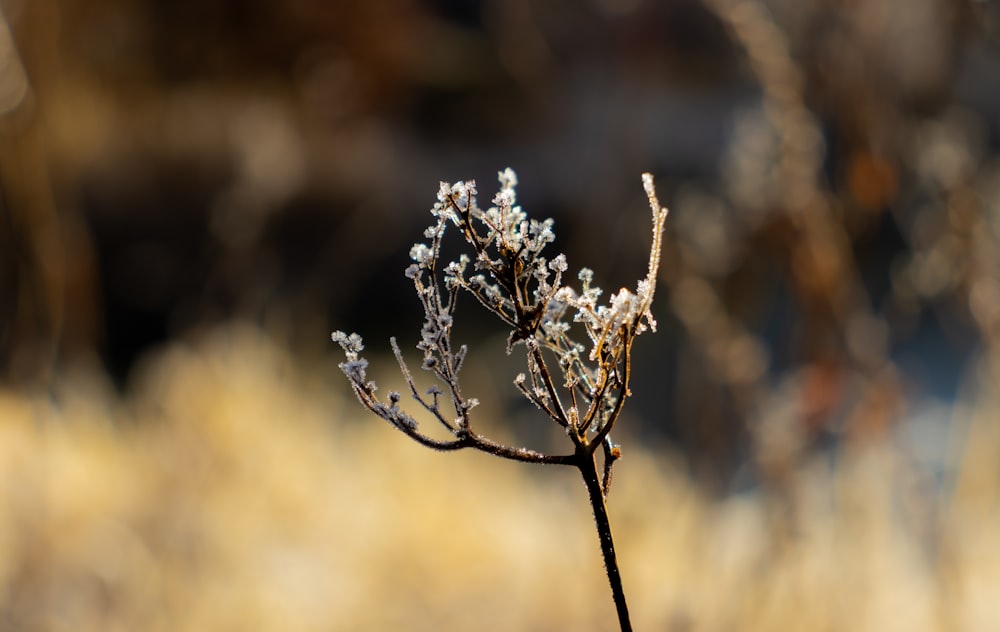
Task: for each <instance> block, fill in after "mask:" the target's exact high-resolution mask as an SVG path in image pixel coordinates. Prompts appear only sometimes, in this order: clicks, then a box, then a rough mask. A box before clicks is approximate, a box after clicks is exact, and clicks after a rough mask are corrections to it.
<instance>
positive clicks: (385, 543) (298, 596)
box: [0, 325, 1000, 632]
mask: <svg viewBox="0 0 1000 632" xmlns="http://www.w3.org/2000/svg"><path fill="white" fill-rule="evenodd" d="M973 390H974V389H973ZM128 392H129V393H130V394H129V395H128V396H127V397H126V398H124V399H123V398H120V397H117V396H116V395H115V394H114V393H113V392H112V389H111V388H110V387H109V386H108V385H107V384H106V383H105V382H103V381H102V380H101V379H100V378H98V377H96V376H94V375H87V374H81V375H77V376H68V377H66V378H65V379H64V380H63V381H62V382H61V384H60V385H59V387H58V389H57V390H56V392H54V393H53V394H49V395H46V396H41V395H39V396H36V397H32V396H25V395H23V394H18V393H14V392H10V391H7V392H4V393H2V394H0V629H3V630H54V631H55V630H74V631H82V630H95V631H96V630H101V631H117V630H121V631H124V630H151V631H155V630H163V631H167V630H169V631H188V630H190V631H200V630H205V631H208V630H212V631H217V630H283V631H286V630H317V631H318V630H442V629H450V630H472V629H476V630H608V629H612V628H613V627H614V625H615V620H614V610H613V607H612V604H611V600H610V595H609V594H608V587H607V580H606V578H605V577H604V574H603V572H602V570H601V568H600V564H601V562H600V553H599V549H598V546H597V541H596V537H595V535H594V533H593V525H592V522H591V518H590V516H589V513H588V506H587V503H586V500H585V492H584V490H583V488H582V486H580V485H579V483H578V481H576V480H575V479H576V477H575V476H574V475H573V474H574V472H564V471H562V470H560V469H549V470H546V469H544V468H538V467H533V466H521V465H520V464H514V463H510V462H502V461H497V460H494V459H490V458H488V457H486V456H485V455H481V454H463V453H458V454H448V455H438V454H435V453H433V452H432V451H429V450H426V449H423V448H421V447H420V446H417V445H416V444H414V443H412V442H410V441H407V440H405V438H403V437H401V436H399V435H398V433H396V432H395V431H394V430H392V429H391V428H389V427H388V426H386V425H385V424H382V423H381V422H378V420H376V419H368V418H364V419H361V418H360V413H359V411H360V408H359V407H358V406H357V405H356V402H354V401H353V400H351V399H348V398H347V397H346V396H345V393H346V392H347V389H346V388H345V387H344V384H343V383H342V376H340V375H339V372H338V371H337V369H336V367H335V366H333V364H332V363H329V364H323V363H314V365H313V366H308V367H304V366H300V365H298V364H297V363H296V362H295V361H293V359H292V358H291V357H290V356H289V354H287V353H286V352H284V351H283V350H282V346H281V345H280V344H279V343H278V342H276V341H275V340H273V339H272V338H269V337H268V336H266V335H264V334H262V333H261V332H260V331H258V330H256V329H254V328H252V327H249V326H244V325H233V326H230V327H227V328H223V329H219V330H216V331H214V332H211V333H205V334H202V335H201V336H199V337H197V338H196V339H192V340H190V341H187V342H183V343H182V342H176V343H173V344H172V345H171V346H170V347H168V348H167V349H165V350H163V351H162V352H160V353H158V354H156V355H155V356H153V357H151V358H149V359H148V360H147V361H146V362H145V366H144V367H143V368H142V369H141V371H140V372H139V377H137V378H136V380H135V382H134V383H133V385H132V387H131V388H130V389H129V391H128ZM990 410H992V411H995V410H997V405H996V402H993V403H992V404H990V402H988V401H977V400H976V398H975V397H974V396H970V401H969V403H968V404H967V405H966V406H964V407H963V408H962V409H961V410H956V412H955V419H954V420H953V423H954V424H955V425H956V427H962V428H965V429H966V432H964V436H965V437H967V440H962V442H961V445H959V442H958V441H957V440H956V445H955V454H956V468H955V473H954V476H953V477H951V478H953V479H954V480H951V481H950V482H948V483H947V484H946V485H945V487H948V490H946V493H945V494H944V496H945V497H946V499H945V500H944V501H941V502H935V501H933V500H932V498H929V497H928V492H927V491H926V490H924V489H923V488H921V487H920V486H919V485H917V484H916V483H914V481H913V480H912V477H911V476H910V470H909V468H908V466H907V465H906V459H905V458H903V456H902V455H900V454H899V453H897V452H896V451H895V450H894V449H892V448H890V447H887V446H881V447H880V446H879V445H867V446H864V447H857V448H850V449H845V450H844V452H843V453H842V454H841V455H840V456H839V457H838V459H837V461H836V464H835V465H830V463H829V461H828V460H827V461H814V462H811V463H806V464H805V465H803V467H802V468H801V469H800V470H799V471H798V472H797V473H796V476H795V477H794V480H795V489H794V492H793V494H792V497H793V498H794V499H795V501H794V503H793V505H794V506H793V507H788V506H782V507H781V509H776V508H775V507H776V505H775V504H774V503H771V502H769V500H768V496H767V494H766V493H764V492H756V493H753V492H748V493H746V494H742V495H738V496H730V497H728V498H725V499H722V500H718V499H710V498H708V497H707V496H706V495H705V494H703V493H702V492H700V491H699V490H698V488H697V487H696V485H695V484H694V483H693V482H692V481H691V480H689V479H688V478H687V477H686V476H685V475H684V474H682V473H681V468H679V467H678V465H677V464H676V462H675V461H674V460H673V459H672V457H670V456H669V455H664V454H658V453H653V452H650V451H645V450H644V449H643V448H641V447H639V446H638V445H635V444H637V443H638V442H637V441H633V442H631V443H630V442H629V440H628V438H627V436H626V435H627V432H626V434H625V435H622V436H621V441H622V442H623V445H624V447H625V450H626V453H625V456H626V458H625V460H624V461H623V462H622V463H621V466H620V469H619V470H618V475H617V477H616V488H615V489H614V490H613V491H612V495H611V513H612V519H613V520H614V521H615V528H616V539H617V541H618V543H619V548H620V552H619V555H620V561H621V564H622V568H623V573H624V581H625V586H626V590H627V591H628V593H629V598H630V600H631V604H630V605H631V607H632V610H633V620H634V622H635V625H636V628H637V629H641V630H670V631H677V632H682V631H685V632H686V631H695V630H697V631H702V630H705V631H726V630H746V631H757V630H761V631H764V630H830V631H833V630H858V631H867V630H871V631H880V632H881V631H887V630H899V631H901V632H902V631H906V632H921V631H924V630H926V631H930V630H984V631H985V630H992V629H1000V602H998V601H997V599H996V595H997V594H1000V535H998V534H1000V503H998V502H997V499H998V498H1000V494H998V493H997V492H998V489H997V487H998V484H1000V477H998V475H997V474H998V468H1000V465H998V463H1000V459H998V458H997V457H998V455H1000V431H998V428H997V427H996V423H995V420H994V419H992V418H991V417H990V416H989V415H990V412H989V411H990ZM376 422H378V423H376ZM957 434H958V433H956V435H957ZM930 495H931V496H933V494H930ZM928 506H929V508H928Z"/></svg>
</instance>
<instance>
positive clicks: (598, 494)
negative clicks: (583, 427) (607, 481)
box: [576, 450, 632, 632]
mask: <svg viewBox="0 0 1000 632" xmlns="http://www.w3.org/2000/svg"><path fill="white" fill-rule="evenodd" d="M576 466H577V467H578V468H579V469H580V474H582V475H583V482H584V484H585V485H586V486H587V496H589V497H590V507H591V508H592V509H593V510H594V524H596V525H597V536H598V537H599V538H600V540H601V554H602V555H603V556H604V570H605V572H606V573H607V575H608V582H610V583H611V594H612V595H613V596H614V600H615V610H617V611H618V624H619V625H620V626H621V629H622V632H631V630H632V622H631V621H630V620H629V616H628V604H626V603H625V589H624V588H623V587H622V576H621V572H620V571H619V570H618V556H617V555H615V541H614V538H613V537H612V535H611V521H610V519H609V518H608V505H607V503H606V502H605V501H604V488H603V487H602V486H601V480H600V477H599V476H598V473H597V460H596V459H595V457H594V454H593V453H591V452H588V451H586V450H578V451H577V463H576Z"/></svg>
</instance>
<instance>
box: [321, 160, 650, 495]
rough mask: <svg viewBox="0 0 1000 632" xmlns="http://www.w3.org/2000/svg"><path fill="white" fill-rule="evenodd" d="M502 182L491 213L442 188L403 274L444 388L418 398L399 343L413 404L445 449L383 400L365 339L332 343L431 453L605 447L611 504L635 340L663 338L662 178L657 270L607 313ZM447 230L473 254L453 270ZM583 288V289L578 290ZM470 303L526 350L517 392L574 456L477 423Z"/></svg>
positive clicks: (469, 197)
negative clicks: (617, 435) (462, 339)
mask: <svg viewBox="0 0 1000 632" xmlns="http://www.w3.org/2000/svg"><path fill="white" fill-rule="evenodd" d="M499 181H500V190H499V191H498V192H497V194H496V195H495V196H494V197H493V200H492V205H491V206H490V207H488V208H486V209H481V208H480V207H479V206H478V204H477V200H476V195H477V191H476V184H475V182H473V181H468V182H457V183H455V184H447V183H441V185H440V188H439V189H438V193H437V202H436V203H435V204H434V207H433V208H432V209H431V214H432V215H433V216H434V218H435V219H434V223H433V224H432V225H431V226H430V227H429V228H427V230H426V231H424V238H425V241H422V242H420V243H417V244H415V245H414V246H413V247H412V248H411V249H410V257H411V259H412V260H413V263H412V264H411V265H410V266H409V267H408V268H407V269H406V273H405V274H406V276H407V277H408V278H409V279H411V280H412V281H413V285H414V288H415V289H416V294H417V297H418V299H419V300H420V303H421V305H422V306H423V310H424V324H423V328H422V330H421V336H420V342H419V343H418V344H417V348H418V349H419V350H420V351H421V352H423V362H422V368H423V369H425V370H427V371H430V372H431V373H432V374H434V375H435V376H436V378H437V380H438V381H439V383H440V386H434V387H432V388H431V389H430V390H428V391H427V392H419V391H418V390H417V388H416V385H415V383H414V380H413V377H412V374H411V373H410V369H409V368H408V366H407V364H406V363H405V362H404V360H403V355H402V352H401V351H400V349H399V346H398V344H397V343H396V340H395V339H392V340H391V345H392V349H393V352H394V353H395V355H396V359H397V361H398V362H399V365H400V368H401V370H402V372H403V375H404V376H405V378H406V382H407V384H408V386H409V389H410V394H411V395H412V396H413V398H414V399H415V400H416V401H417V402H418V404H419V405H420V406H422V407H423V408H424V409H426V410H427V411H429V412H430V413H431V414H432V416H433V417H434V418H435V419H436V420H437V422H439V423H440V424H441V425H442V426H443V427H444V428H445V429H446V430H447V431H448V433H449V434H450V437H449V438H447V439H444V440H440V439H436V438H434V437H432V436H430V435H428V434H425V433H424V432H423V431H422V430H421V429H420V428H419V427H418V425H417V423H416V421H415V420H414V418H413V417H412V416H410V415H408V414H407V413H406V412H404V411H403V410H402V409H401V408H400V406H399V400H400V395H399V394H398V393H389V395H388V401H387V402H386V401H382V400H380V399H379V398H378V396H377V395H376V386H375V384H374V382H371V381H369V380H368V379H367V377H366V375H365V368H366V367H367V362H366V361H365V360H364V358H362V357H361V356H360V355H359V354H360V352H361V351H362V349H363V345H362V341H361V338H360V337H359V336H358V335H357V334H350V335H347V334H344V333H343V332H339V331H338V332H334V334H333V340H334V342H337V343H338V344H340V346H341V347H343V349H344V352H345V353H346V354H347V361H346V362H344V363H342V364H341V365H340V367H341V369H342V370H343V371H344V374H345V375H346V376H347V378H348V380H350V383H351V386H352V388H353V389H354V392H355V393H356V394H357V395H358V397H359V399H360V400H361V403H362V404H364V405H365V406H366V407H367V408H368V409H369V410H371V411H372V412H374V413H375V414H377V415H378V416H379V417H382V418H383V419H385V420H386V421H388V422H389V423H391V424H392V425H393V426H395V427H396V428H398V429H399V430H401V431H402V432H404V433H406V434H407V435H409V436H410V437H411V438H413V439H415V440H416V441H418V442H420V443H422V444H424V445H427V446H429V447H432V448H436V449H439V450H456V449H461V448H475V449H479V450H483V451H485V452H489V453H491V454H495V455H497V456H502V457H506V458H511V459H515V460H520V461H530V462H542V463H566V464H572V463H574V462H575V458H576V455H577V453H585V454H589V455H592V454H593V453H594V451H595V450H596V449H597V448H598V447H599V446H603V449H604V456H605V467H604V470H605V471H604V480H603V485H602V487H603V488H604V492H605V493H607V485H608V483H609V480H610V471H611V463H612V462H613V461H614V460H615V459H616V458H617V457H618V455H619V454H620V452H619V450H618V448H617V446H615V445H614V444H613V443H612V442H611V438H610V432H611V430H612V428H613V426H614V424H615V421H616V420H617V418H618V416H619V414H620V412H621V409H622V404H623V402H624V400H625V398H626V397H627V396H628V395H629V390H628V384H629V359H630V350H631V346H632V341H633V340H634V339H635V337H636V336H638V335H639V334H641V333H643V332H644V331H646V329H655V328H656V321H655V320H654V319H653V316H652V314H651V312H650V306H651V305H652V302H653V293H654V291H655V288H656V278H657V273H658V270H659V265H660V250H661V245H662V235H663V228H664V222H665V219H666V215H667V209H666V208H663V207H661V206H660V203H659V201H658V200H657V198H656V193H655V190H654V187H653V178H652V176H650V175H649V174H643V176H642V182H643V186H644V188H645V191H646V195H647V197H648V198H649V204H650V208H651V210H652V245H651V247H650V252H649V267H648V270H647V273H646V276H645V278H643V279H642V280H640V281H639V282H638V283H637V285H636V288H635V290H634V291H633V290H629V289H626V288H622V289H620V290H618V291H617V292H614V293H612V294H611V295H610V297H609V298H608V300H607V302H606V303H601V296H602V292H601V289H600V288H598V287H595V286H594V285H593V272H592V271H591V270H590V269H588V268H582V269H581V270H580V271H579V273H578V275H576V277H575V279H572V278H571V279H567V273H568V270H569V264H568V262H567V260H566V257H565V256H564V255H562V254H555V255H552V256H546V247H547V246H548V245H549V244H550V243H551V242H552V241H553V240H554V237H555V236H554V234H553V232H552V228H553V222H552V220H551V219H546V220H544V221H539V220H535V219H531V218H529V217H528V216H527V214H526V213H525V212H524V211H523V210H522V209H521V207H520V206H518V204H517V197H516V194H515V187H516V185H517V176H516V175H515V174H514V171H513V170H511V169H506V170H504V171H502V172H500V174H499ZM449 229H453V230H455V231H457V232H458V233H459V234H460V235H461V237H462V238H463V239H464V241H465V242H466V244H467V246H468V251H467V252H466V253H465V254H462V255H460V256H459V257H458V259H457V260H455V261H450V262H444V261H442V260H441V246H442V241H443V239H444V236H445V233H446V232H447V231H448V230H449ZM577 280H578V281H579V285H578V286H576V287H574V284H575V281H577ZM462 293H465V294H468V295H470V296H472V297H473V298H475V299H476V301H478V302H479V303H480V304H481V305H482V306H483V307H485V308H486V309H487V310H489V311H490V312H492V313H493V314H494V315H495V316H496V317H497V318H499V319H500V320H502V321H503V322H504V323H506V324H507V326H508V327H510V335H509V336H508V339H507V351H508V353H511V352H512V351H514V350H515V349H518V348H523V352H524V353H525V356H526V371H525V372H524V373H521V374H519V375H517V376H516V378H515V379H514V385H515V386H516V387H517V389H518V390H519V391H520V392H521V394H522V395H524V397H525V398H527V399H528V400H529V401H531V402H532V403H533V404H534V405H535V406H537V407H538V408H539V409H540V410H541V411H543V412H544V413H545V414H546V415H547V416H548V417H549V418H550V419H552V420H553V421H555V422H556V423H558V424H559V425H560V426H562V427H563V429H565V432H566V434H567V435H568V436H569V438H570V439H571V441H572V443H573V446H574V451H573V453H571V454H566V455H548V454H542V453H540V452H536V451H533V450H530V449H527V448H518V447H511V446H507V445H503V444H499V443H497V442H494V441H492V440H491V439H489V438H487V437H485V436H483V435H480V434H478V433H476V432H475V431H474V430H473V428H472V424H471V419H470V412H471V410H472V409H473V408H474V407H475V405H476V403H477V400H475V399H473V398H470V397H467V396H466V395H465V394H464V393H463V392H462V389H461V385H460V382H459V372H460V370H461V368H462V362H463V361H464V359H465V355H466V347H465V345H461V346H458V347H456V346H455V345H454V343H453V341H452V337H451V332H452V325H453V322H454V318H455V308H456V304H457V299H458V296H459V295H460V294H462ZM584 335H585V337H584Z"/></svg>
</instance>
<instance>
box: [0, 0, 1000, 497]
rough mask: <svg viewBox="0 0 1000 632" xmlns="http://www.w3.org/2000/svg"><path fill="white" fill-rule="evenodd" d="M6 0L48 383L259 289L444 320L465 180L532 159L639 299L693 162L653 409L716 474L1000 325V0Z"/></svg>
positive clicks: (402, 324) (891, 406)
mask: <svg viewBox="0 0 1000 632" xmlns="http://www.w3.org/2000/svg"><path fill="white" fill-rule="evenodd" d="M0 9H2V11H3V16H4V18H5V20H6V24H7V26H8V28H9V33H3V32H0V39H2V40H3V41H0V55H2V62H3V63H2V64H0V110H2V112H0V193H2V196H0V216H2V221H0V371H2V374H3V378H4V379H5V380H6V381H8V382H9V383H11V384H14V385H15V386H17V387H19V388H25V389H31V388H45V385H47V384H49V383H51V381H52V380H54V379H56V377H57V376H58V375H59V374H60V372H62V371H65V370H66V369H67V367H74V366H78V365H88V366H99V367H101V370H104V371H107V372H108V373H110V375H111V376H112V377H113V379H114V380H115V383H116V384H117V385H118V387H119V388H121V389H128V388H129V384H130V382H129V378H130V375H131V371H132V370H133V368H134V367H135V366H136V363H137V362H138V361H139V360H140V358H142V357H143V355H144V354H145V353H146V352H148V351H149V350H151V349H155V348H159V347H161V346H163V345H165V344H167V343H169V342H170V341H172V340H175V339H180V338H183V337H185V336H187V335H190V334H191V333H192V332H196V331H198V330H200V329H203V328H206V327H209V326H212V325H214V324H218V323H223V322H229V321H232V320H237V319H241V320H250V321H252V322H255V323H258V324H260V325H261V326H263V327H264V328H265V329H270V330H274V331H278V332H281V333H282V335H283V336H284V339H286V340H288V343H289V345H290V346H291V347H292V348H293V351H294V352H295V353H296V354H298V355H299V356H301V357H302V358H303V361H304V362H306V361H308V358H310V357H316V356H318V355H325V354H329V353H331V352H332V351H334V349H332V345H330V343H329V342H328V341H329V337H328V336H329V331H330V330H331V329H345V330H357V331H361V332H362V333H364V335H365V338H366V340H368V341H369V343H370V345H371V346H372V348H373V350H378V349H382V347H381V346H377V345H382V344H383V343H381V341H384V340H385V339H386V338H388V336H389V335H393V334H396V335H401V336H403V337H404V338H405V337H406V336H415V335H416V333H417V330H418V328H419V322H420V314H419V312H418V305H417V303H416V301H415V300H414V299H413V296H412V293H411V291H410V289H409V287H408V285H407V281H406V279H404V278H403V276H402V270H403V268H404V267H405V266H406V265H407V257H406V253H407V252H408V250H409V247H410V245H411V244H412V243H413V242H414V241H417V240H419V239H420V234H421V231H422V229H423V227H424V226H426V225H427V224H428V223H429V214H428V212H427V211H428V209H429V208H430V206H431V205H432V203H433V201H434V194H435V193H436V190H437V183H438V182H439V181H440V180H447V181H456V180H461V179H475V180H477V182H478V184H479V190H480V198H481V200H480V201H481V202H483V203H485V202H486V201H487V200H488V199H489V198H491V197H492V194H493V192H494V190H495V174H496V172H497V171H498V170H500V169H502V168H504V167H506V166H511V167H513V168H514V169H515V170H516V171H517V173H518V175H519V179H520V182H521V184H520V186H519V188H518V194H519V198H520V202H521V203H522V204H523V205H524V207H525V209H526V211H527V212H528V213H529V214H530V215H531V216H533V217H538V218H545V217H553V218H554V219H555V220H556V234H557V235H558V237H559V241H558V242H557V244H556V246H557V247H558V248H559V249H560V250H561V251H564V252H565V253H566V254H567V256H568V258H569V262H570V267H571V270H576V269H578V268H579V267H582V266H588V267H591V268H593V269H594V270H595V271H596V273H597V281H598V283H599V285H600V286H601V287H604V288H605V290H606V296H607V295H609V294H610V292H611V291H613V290H614V289H616V288H618V287H620V286H622V285H632V284H633V283H634V279H637V278H639V277H641V276H642V275H643V272H644V265H645V259H646V247H647V245H648V233H647V224H648V209H647V207H646V204H645V198H644V196H643V192H642V188H641V184H640V180H639V174H640V173H641V172H642V171H650V172H652V173H653V174H654V175H655V176H656V177H657V183H658V187H659V192H660V199H661V200H662V201H663V202H664V203H665V204H667V205H668V206H670V207H671V212H672V214H671V217H670V219H669V221H668V228H667V233H668V237H667V242H666V248H665V259H664V265H663V281H662V285H661V287H660V290H659V293H658V296H657V298H658V304H657V305H656V306H655V308H654V311H655V312H656V315H657V317H658V318H659V320H660V324H661V330H660V332H659V333H658V334H656V335H654V336H650V337H648V338H645V337H644V339H643V340H642V341H641V344H640V345H638V346H637V351H636V365H637V369H636V371H635V375H636V382H635V387H634V389H633V390H634V391H635V393H636V397H635V404H634V405H633V406H632V408H631V409H630V414H631V415H632V416H633V418H634V420H630V422H629V423H630V424H634V426H635V428H636V430H634V432H636V433H637V434H638V433H640V432H641V433H643V434H647V435H649V436H651V437H653V438H655V439H657V440H661V441H663V442H665V443H667V444H669V445H673V446H676V447H678V448H679V449H680V450H681V451H682V452H683V453H684V454H685V455H686V456H687V457H688V462H689V463H690V464H691V467H692V469H693V471H694V472H695V473H696V474H698V476H699V477H700V480H704V481H705V482H706V484H707V485H709V486H717V487H719V488H721V489H727V488H731V487H733V486H739V485H740V484H742V482H745V481H748V480H760V479H764V480H770V481H780V480H782V478H783V476H785V475H786V473H787V471H788V468H790V467H791V465H790V464H791V463H793V462H795V460H796V459H797V458H798V455H800V454H801V452H802V451H809V450H814V449H822V448H824V447H826V446H829V445H833V444H839V443H841V442H843V441H855V440H856V441H864V440H866V439H867V438H870V437H872V436H884V435H886V434H892V433H894V432H897V428H899V427H900V426H901V425H905V424H906V423H907V420H909V419H911V418H913V417H920V412H921V411H922V410H923V409H924V407H925V406H926V405H927V403H928V402H938V401H940V402H946V403H947V402H952V401H954V399H955V398H956V397H957V396H958V389H959V387H960V384H961V378H962V375H963V372H964V371H965V370H966V369H967V367H968V366H969V363H970V362H971V361H973V360H975V359H977V358H979V357H981V356H983V355H987V356H988V355H990V354H991V353H992V351H993V349H994V348H995V345H996V343H997V336H998V334H1000V256H998V254H997V248H996V247H997V245H998V243H1000V161H998V160H997V157H998V149H1000V40H998V33H1000V8H998V5H997V3H996V2H994V1H989V0H986V1H980V0H969V1H948V0H879V1H866V2H853V3H844V2H830V1H826V0H807V1H796V0H770V1H767V2H758V1H756V0H755V1H752V2H737V1H732V2H729V1H726V0H711V1H707V2H700V1H694V0H676V1H671V2H652V1H650V0H646V1H643V0H617V1H616V0H591V1H590V2H569V1H567V0H546V1H543V2H528V1H527V0H510V1H501V0H484V1H482V2H458V1H444V0H442V1H438V2H431V1H424V2H420V1H416V0H413V1H407V0H381V1H378V2H362V1H358V2H317V1H311V0H292V1H289V2H263V1H256V2H236V1H221V0H220V1H215V2H202V1H194V0H181V1H175V2H158V1H151V0H143V1H140V0H129V1H127V0H89V1H86V2H84V1H81V0H58V1H57V0H20V1H19V0H6V1H4V2H3V3H2V4H0ZM468 307H469V308H470V309H469V310H468V312H470V313H471V312H473V311H475V310H474V309H473V306H472V305H471V304H470V305H469V306H468ZM472 318H473V320H474V317H472ZM483 326H484V327H486V325H483ZM383 346H385V345H383ZM385 349H387V346H385ZM383 350H384V349H383ZM331 388H338V386H337V385H331ZM928 436H930V437H931V439H930V441H931V442H932V443H933V437H935V436H937V435H935V434H934V433H933V432H931V434H930V435H928Z"/></svg>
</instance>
